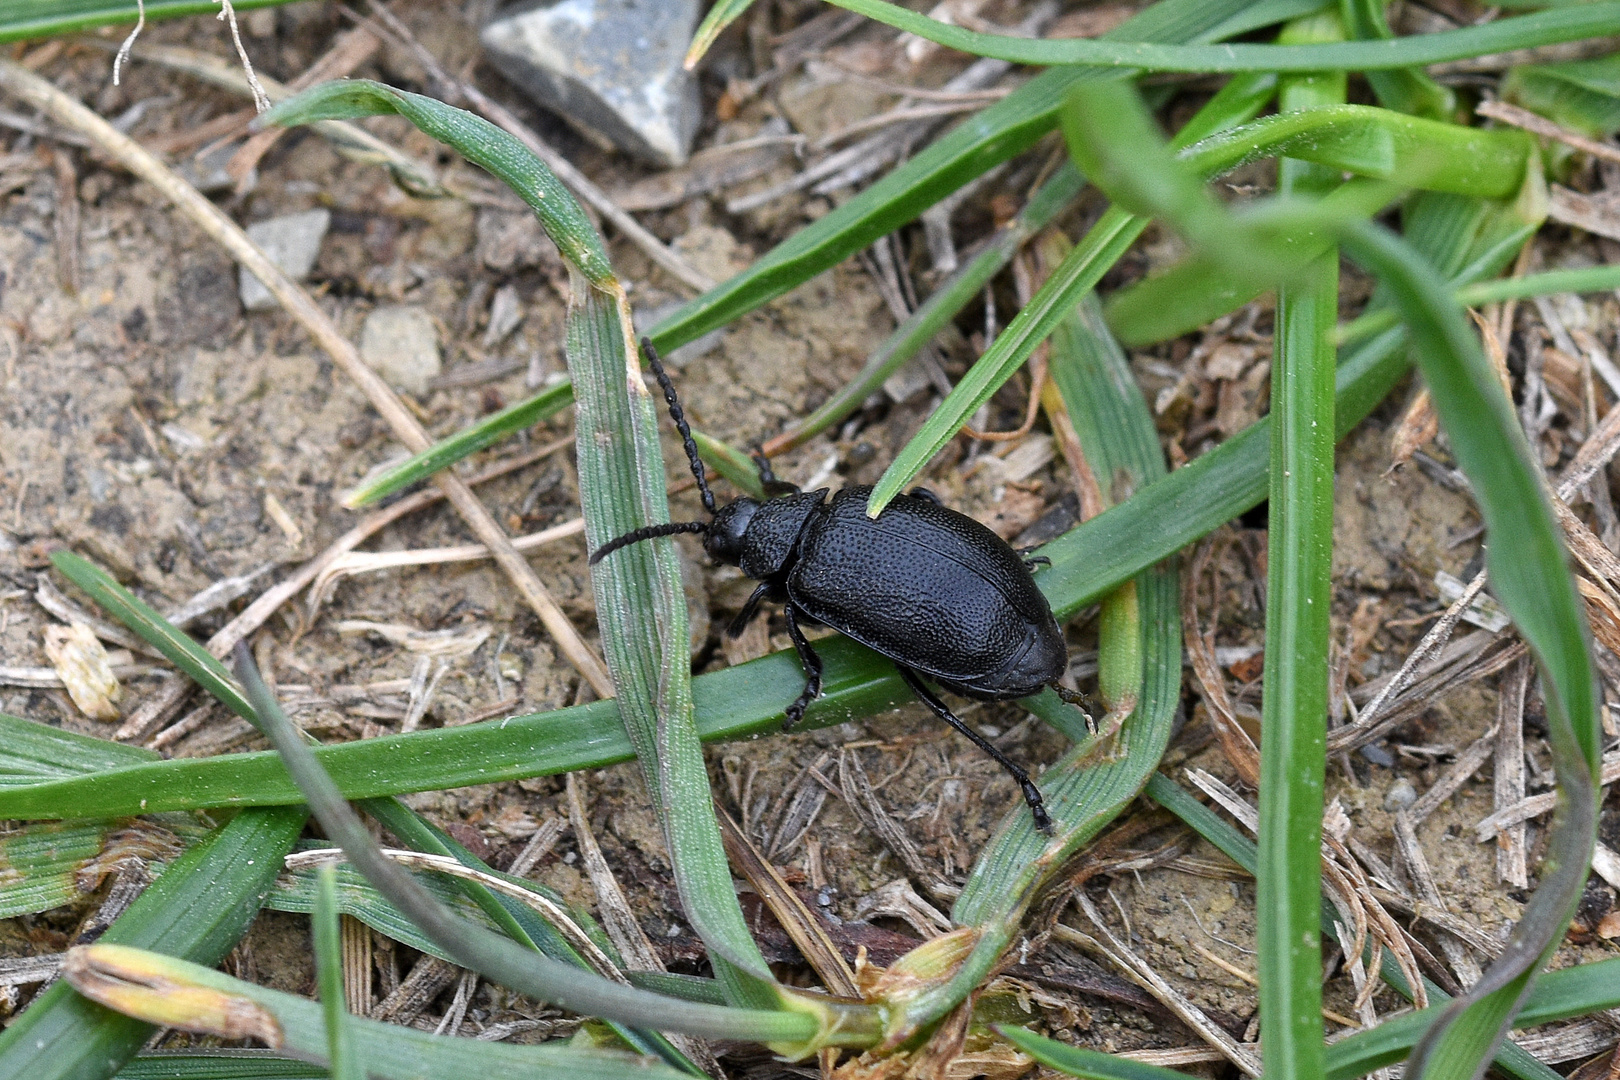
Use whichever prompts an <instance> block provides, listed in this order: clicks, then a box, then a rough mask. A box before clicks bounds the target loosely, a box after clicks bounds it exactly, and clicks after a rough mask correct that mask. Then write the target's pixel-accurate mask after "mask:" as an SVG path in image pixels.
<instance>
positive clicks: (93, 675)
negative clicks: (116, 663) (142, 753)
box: [45, 622, 124, 723]
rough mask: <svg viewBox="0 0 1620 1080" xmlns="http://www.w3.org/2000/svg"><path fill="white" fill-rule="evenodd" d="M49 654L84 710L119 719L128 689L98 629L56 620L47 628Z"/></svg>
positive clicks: (95, 717) (96, 717)
mask: <svg viewBox="0 0 1620 1080" xmlns="http://www.w3.org/2000/svg"><path fill="white" fill-rule="evenodd" d="M45 655H46V656H48V657H50V660H51V664H52V666H54V667H55V668H56V673H57V675H59V676H61V678H62V685H63V686H65V687H67V692H68V696H69V697H71V698H72V699H73V704H75V705H77V706H78V707H79V711H80V712H82V713H84V715H86V716H88V717H90V718H91V719H92V720H102V721H105V722H107V723H111V722H112V721H114V720H117V719H118V701H119V699H120V698H122V697H123V696H124V688H123V687H122V686H119V685H118V677H117V676H116V675H114V674H113V669H112V661H111V660H109V659H108V658H107V650H106V648H105V647H103V646H102V644H101V641H100V640H99V639H98V638H97V637H96V635H95V632H94V631H92V630H91V629H90V628H89V627H88V626H86V625H84V623H82V622H71V623H69V624H68V625H66V626H63V625H61V624H60V623H53V624H51V625H50V626H47V627H46V628H45Z"/></svg>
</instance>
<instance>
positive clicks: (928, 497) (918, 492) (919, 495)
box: [906, 487, 945, 506]
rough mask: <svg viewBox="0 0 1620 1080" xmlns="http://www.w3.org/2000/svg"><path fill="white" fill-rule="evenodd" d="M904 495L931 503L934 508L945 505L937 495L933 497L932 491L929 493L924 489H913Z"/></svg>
mask: <svg viewBox="0 0 1620 1080" xmlns="http://www.w3.org/2000/svg"><path fill="white" fill-rule="evenodd" d="M906 494H907V495H909V496H910V497H911V498H913V499H921V500H922V501H923V502H931V503H933V504H934V505H935V506H944V505H945V503H944V502H943V501H942V500H941V499H940V497H939V496H938V495H935V494H934V493H933V492H932V491H929V490H928V489H927V488H925V487H914V488H912V489H911V490H910V491H908V492H906Z"/></svg>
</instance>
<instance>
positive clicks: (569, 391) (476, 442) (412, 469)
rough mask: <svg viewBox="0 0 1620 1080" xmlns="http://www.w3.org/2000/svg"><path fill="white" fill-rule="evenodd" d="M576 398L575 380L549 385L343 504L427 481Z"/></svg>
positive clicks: (367, 501)
mask: <svg viewBox="0 0 1620 1080" xmlns="http://www.w3.org/2000/svg"><path fill="white" fill-rule="evenodd" d="M573 401H574V387H573V384H572V383H568V382H564V383H558V384H557V385H556V386H548V387H546V389H544V390H542V391H541V392H540V393H538V394H536V395H534V396H533V397H531V398H526V399H525V400H523V401H520V402H518V403H517V404H515V405H508V406H507V407H506V408H504V409H502V410H500V411H499V412H497V413H492V414H491V415H489V416H487V417H485V418H484V419H482V420H480V421H478V423H476V424H471V425H469V426H467V427H465V428H463V429H462V430H460V431H458V432H456V433H455V434H454V435H451V436H450V437H449V438H446V439H440V440H439V441H438V442H436V443H434V444H433V445H432V446H430V447H428V448H427V449H426V450H423V451H422V452H421V453H420V454H413V455H411V456H410V457H409V458H406V459H405V460H404V461H402V462H400V463H399V464H398V465H395V466H394V467H393V468H391V469H386V470H384V471H383V472H382V473H381V474H379V475H378V476H376V477H373V478H372V479H371V480H370V481H369V482H367V483H366V484H364V485H362V486H361V487H358V488H356V489H354V490H353V491H351V492H350V493H349V494H347V495H345V496H344V497H343V505H344V506H345V507H347V508H348V509H350V510H358V509H359V508H360V507H362V506H370V505H371V504H372V503H374V502H376V501H378V500H379V499H385V498H387V497H388V496H389V495H392V494H393V493H394V492H396V491H398V490H399V489H401V488H405V487H409V486H410V485H412V484H415V483H417V482H419V481H422V480H426V479H427V478H428V477H430V476H432V475H433V474H434V473H436V472H438V471H439V470H440V469H444V468H448V467H449V466H451V465H454V464H455V463H456V462H458V461H460V460H461V459H462V458H464V457H467V456H469V455H471V454H476V453H477V452H478V451H480V450H482V449H484V448H485V447H488V446H493V445H494V444H496V443H498V442H500V441H501V440H502V439H504V438H506V437H507V436H508V435H515V434H516V433H518V432H519V431H522V430H523V429H525V428H528V427H532V426H533V425H535V424H538V423H541V422H543V421H545V420H548V419H550V418H551V417H553V416H555V415H557V414H558V413H559V412H562V410H564V409H566V408H567V407H568V406H569V405H571V404H573Z"/></svg>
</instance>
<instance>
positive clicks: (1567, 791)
mask: <svg viewBox="0 0 1620 1080" xmlns="http://www.w3.org/2000/svg"><path fill="white" fill-rule="evenodd" d="M1343 242H1344V246H1345V250H1346V251H1347V253H1348V254H1350V256H1351V257H1352V258H1354V259H1356V260H1357V261H1358V262H1360V263H1362V264H1363V265H1364V266H1367V267H1368V268H1369V269H1371V270H1373V271H1374V272H1375V273H1377V274H1378V275H1379V277H1380V278H1382V279H1383V280H1384V281H1386V282H1388V283H1389V284H1390V286H1391V291H1392V292H1393V293H1394V296H1395V299H1396V302H1397V303H1399V304H1400V307H1401V312H1402V314H1403V316H1404V318H1405V320H1406V323H1407V325H1408V326H1409V327H1410V329H1411V333H1412V337H1413V344H1414V346H1415V348H1414V349H1413V351H1414V353H1415V354H1416V355H1417V357H1418V359H1419V363H1420V364H1421V365H1422V368H1423V374H1424V381H1425V382H1426V384H1427V385H1428V387H1429V393H1430V395H1431V397H1432V398H1433V400H1434V403H1435V408H1436V410H1437V411H1438V412H1439V414H1440V419H1441V424H1442V425H1443V427H1444V428H1445V430H1446V432H1447V434H1448V435H1449V437H1450V438H1451V440H1452V446H1453V451H1454V453H1455V455H1456V459H1457V462H1458V464H1459V466H1460V467H1461V468H1462V469H1463V472H1464V474H1465V475H1467V476H1468V477H1469V480H1470V482H1471V484H1472V486H1473V489H1474V492H1475V497H1476V501H1477V502H1478V504H1479V507H1480V513H1481V516H1482V517H1483V518H1484V520H1485V524H1486V531H1487V534H1488V536H1489V537H1490V538H1491V543H1490V546H1489V547H1488V548H1487V552H1486V565H1487V568H1488V569H1489V571H1490V574H1491V585H1492V589H1493V590H1494V591H1495V593H1496V595H1497V598H1498V599H1499V600H1500V601H1501V603H1502V605H1503V607H1505V608H1506V609H1507V610H1508V612H1509V614H1510V615H1511V616H1512V617H1513V620H1514V623H1515V625H1516V626H1517V627H1518V629H1519V632H1520V635H1521V636H1522V637H1523V638H1524V640H1525V642H1526V644H1528V645H1529V646H1530V649H1531V652H1532V653H1533V654H1534V655H1535V656H1536V659H1537V662H1538V664H1539V665H1540V666H1541V670H1542V675H1543V679H1544V685H1545V687H1546V689H1545V696H1546V699H1547V717H1548V728H1549V741H1550V743H1551V745H1552V749H1553V759H1554V770H1555V772H1556V774H1557V777H1558V781H1559V793H1560V799H1559V809H1558V813H1557V814H1556V816H1555V818H1554V824H1553V828H1552V832H1551V834H1550V837H1549V852H1548V865H1547V867H1546V869H1545V870H1544V871H1543V873H1542V875H1541V883H1540V885H1539V887H1538V888H1537V889H1536V892H1535V894H1534V895H1533V896H1532V897H1531V899H1530V902H1529V904H1528V905H1527V906H1526V908H1525V910H1524V913H1523V915H1522V917H1521V918H1520V920H1519V922H1518V924H1517V925H1516V926H1515V927H1514V931H1513V935H1512V937H1510V938H1509V940H1508V943H1507V945H1506V946H1505V947H1504V949H1503V952H1502V956H1501V957H1500V958H1499V959H1498V960H1497V961H1496V962H1495V963H1494V964H1492V965H1491V967H1490V969H1489V970H1487V971H1486V973H1485V975H1484V976H1483V977H1482V978H1481V979H1480V981H1479V982H1478V983H1477V984H1476V985H1475V986H1474V987H1473V988H1472V989H1471V990H1470V991H1469V993H1468V994H1467V995H1466V996H1465V997H1462V998H1459V999H1458V1000H1457V1001H1455V1002H1453V1003H1452V1004H1451V1005H1450V1006H1448V1007H1447V1009H1446V1011H1445V1013H1444V1014H1443V1016H1442V1019H1441V1020H1439V1021H1437V1022H1436V1023H1435V1025H1434V1027H1433V1028H1431V1030H1430V1032H1429V1033H1428V1034H1427V1035H1426V1036H1425V1037H1424V1040H1423V1041H1422V1042H1421V1043H1420V1044H1419V1046H1418V1047H1417V1049H1415V1050H1414V1052H1413V1061H1412V1064H1411V1065H1410V1071H1411V1075H1413V1076H1418V1077H1425V1078H1427V1077H1476V1076H1478V1075H1479V1074H1480V1073H1482V1072H1483V1071H1484V1069H1485V1067H1486V1064H1487V1063H1488V1062H1489V1060H1490V1058H1491V1055H1492V1052H1493V1051H1494V1049H1495V1047H1496V1045H1497V1044H1498V1043H1499V1042H1500V1041H1501V1039H1502V1038H1503V1036H1504V1035H1505V1034H1506V1032H1507V1029H1508V1026H1509V1024H1510V1023H1511V1022H1512V1017H1513V1014H1514V1012H1515V1011H1516V1009H1517V1007H1518V1005H1519V1003H1520V1002H1521V1001H1522V999H1523V997H1524V994H1525V991H1526V990H1527V989H1528V988H1529V985H1530V983H1531V980H1532V979H1533V978H1534V974H1535V971H1536V969H1537V968H1538V967H1539V966H1540V965H1541V964H1542V963H1544V962H1545V961H1546V959H1547V957H1548V956H1549V955H1550V954H1551V951H1552V950H1553V949H1554V948H1556V946H1557V944H1558V942H1559V941H1560V940H1561V939H1562V936H1563V931H1564V927H1565V926H1566V925H1567V924H1568V922H1569V919H1570V917H1571V916H1572V915H1573V914H1574V910H1575V905H1576V903H1577V902H1578V901H1579V899H1580V896H1581V890H1582V888H1583V887H1584V884H1585V880H1586V867H1587V863H1588V862H1589V861H1590V859H1591V854H1592V844H1593V838H1594V836H1595V835H1596V828H1597V817H1596V814H1597V791H1598V788H1597V780H1596V777H1597V770H1598V756H1599V747H1598V741H1599V735H1598V726H1597V716H1596V703H1595V700H1594V697H1593V694H1594V688H1593V681H1592V678H1593V677H1592V669H1591V659H1590V646H1589V638H1588V631H1587V627H1586V617H1585V609H1584V608H1583V607H1582V605H1581V602H1580V599H1579V597H1578V595H1577V594H1576V592H1575V587H1574V583H1573V581H1572V580H1571V579H1570V575H1569V570H1568V567H1567V564H1566V555H1565V553H1564V549H1563V545H1562V543H1561V542H1560V540H1559V535H1558V530H1557V526H1556V524H1555V523H1554V521H1553V517H1552V512H1551V510H1550V509H1548V507H1547V504H1546V495H1545V494H1544V493H1543V492H1542V490H1541V486H1540V483H1539V481H1538V479H1537V471H1536V468H1535V466H1534V465H1533V464H1532V462H1531V457H1530V448H1529V446H1528V445H1527V444H1526V443H1525V441H1524V435H1523V432H1522V431H1521V430H1520V428H1519V425H1518V422H1517V420H1516V419H1515V418H1514V416H1513V410H1512V406H1511V405H1510V404H1509V403H1508V402H1507V400H1506V399H1505V398H1504V397H1503V395H1502V391H1501V386H1500V384H1499V383H1498V382H1497V381H1496V377H1495V374H1494V372H1493V371H1492V370H1491V367H1490V364H1489V362H1488V361H1487V360H1486V359H1485V356H1484V354H1483V353H1482V352H1481V351H1480V346H1479V344H1478V342H1477V341H1476V340H1475V339H1474V337H1473V334H1472V333H1471V332H1470V330H1469V329H1468V327H1467V325H1466V323H1465V322H1464V321H1463V318H1462V314H1461V312H1460V311H1459V310H1458V309H1457V308H1456V306H1455V305H1454V304H1452V303H1451V301H1450V298H1449V297H1447V296H1446V294H1445V291H1444V288H1443V286H1442V285H1441V284H1440V283H1439V281H1438V280H1437V278H1436V275H1435V274H1434V273H1433V271H1432V270H1431V269H1429V268H1427V267H1425V266H1424V264H1423V262H1422V260H1421V258H1420V257H1419V256H1417V255H1416V254H1415V253H1413V252H1412V251H1411V249H1410V248H1408V247H1406V246H1405V245H1404V244H1402V243H1401V242H1400V241H1399V240H1398V239H1397V238H1396V237H1394V236H1392V235H1391V234H1389V233H1387V232H1385V231H1383V230H1381V229H1377V228H1375V227H1373V226H1369V225H1364V224H1355V225H1351V226H1347V227H1346V230H1345V232H1344V234H1343Z"/></svg>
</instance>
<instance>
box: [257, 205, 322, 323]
mask: <svg viewBox="0 0 1620 1080" xmlns="http://www.w3.org/2000/svg"><path fill="white" fill-rule="evenodd" d="M331 224H332V215H331V213H330V212H329V211H326V210H310V211H307V212H305V213H302V214H284V215H283V216H281V217H273V218H269V219H267V220H265V221H255V222H254V223H253V224H252V225H249V226H248V228H247V234H248V239H249V240H252V241H253V242H254V243H255V244H257V245H259V247H260V248H261V249H262V250H263V251H264V253H265V254H266V255H268V256H270V261H271V262H273V263H275V264H276V265H277V266H279V267H281V268H282V269H283V270H285V271H286V272H287V276H288V277H290V278H292V279H293V280H294V281H302V280H303V279H304V278H306V277H308V276H309V272H310V271H311V270H313V269H315V258H316V256H318V255H320V253H321V241H322V240H323V239H325V238H326V230H327V229H328V228H329V227H330V226H331ZM238 273H239V275H240V281H241V290H242V306H243V307H245V308H247V309H248V310H249V311H269V310H271V309H272V308H274V307H275V306H276V298H275V297H273V296H271V295H270V290H269V289H267V288H265V287H264V285H263V284H262V283H261V282H260V281H259V279H258V278H256V277H254V276H253V275H252V274H250V273H248V272H247V270H246V269H245V268H242V269H239V270H238Z"/></svg>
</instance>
